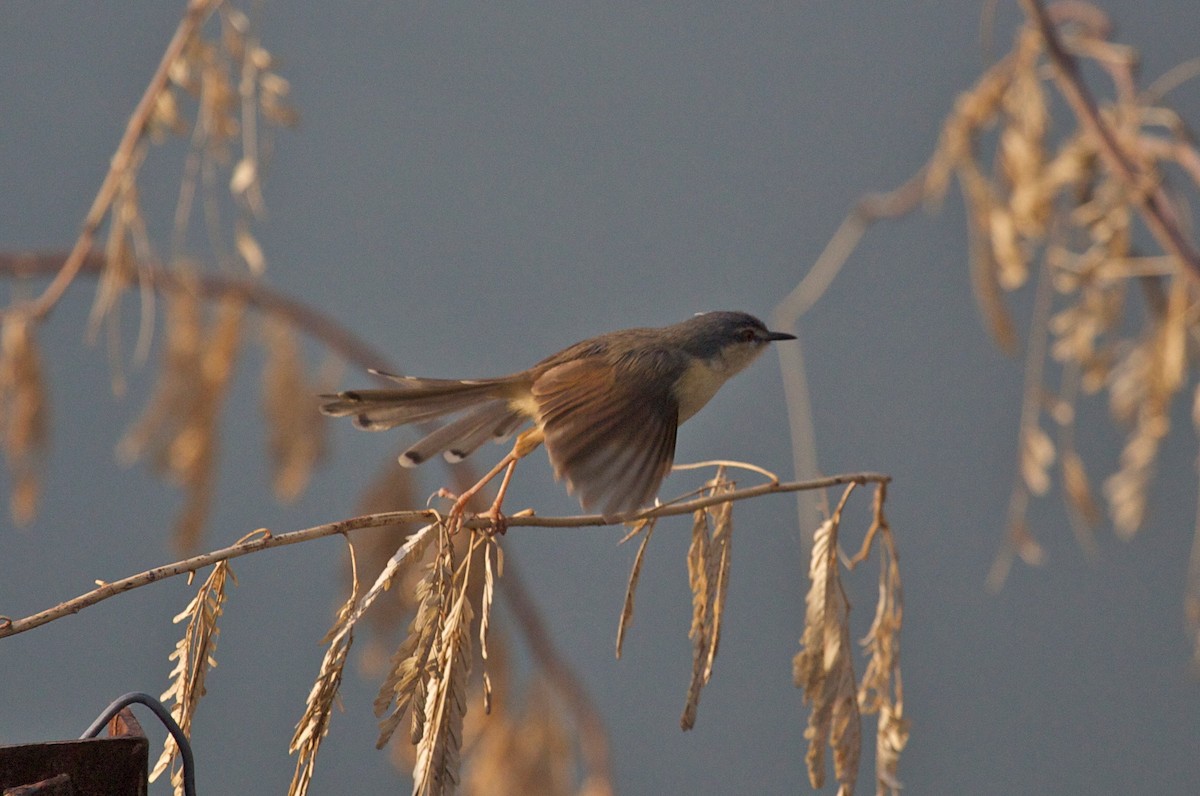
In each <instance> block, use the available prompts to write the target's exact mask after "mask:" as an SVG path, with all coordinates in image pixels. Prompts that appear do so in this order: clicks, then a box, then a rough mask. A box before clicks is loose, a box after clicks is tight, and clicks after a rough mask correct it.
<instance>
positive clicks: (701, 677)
mask: <svg viewBox="0 0 1200 796" xmlns="http://www.w3.org/2000/svg"><path fill="white" fill-rule="evenodd" d="M733 488H734V484H733V482H731V481H727V480H726V479H725V467H724V466H720V467H718V468H717V472H716V475H714V476H713V479H712V480H711V481H709V482H708V484H707V485H706V489H705V491H706V494H708V495H718V494H722V493H725V492H729V491H732V490H733ZM710 528H711V531H710ZM732 539H733V504H732V503H729V502H726V503H718V504H716V505H714V506H708V507H706V508H703V509H697V511H696V512H695V514H694V516H693V520H692V543H691V546H690V547H689V548H688V557H687V564H688V583H689V584H690V585H691V589H692V624H691V628H690V629H689V630H688V637H689V638H690V639H691V640H692V678H691V682H690V683H689V685H688V692H687V701H686V703H685V704H684V708H683V715H682V716H681V717H680V719H679V726H680V727H681V728H683V729H684V730H690V729H692V727H694V726H695V724H696V711H697V710H698V709H699V706H700V692H701V690H702V689H703V688H704V686H705V685H707V684H708V681H709V678H711V677H712V667H713V661H714V660H715V659H716V656H717V647H718V646H719V644H720V636H721V613H722V612H723V611H724V609H725V591H726V588H727V586H728V581H729V563H730V553H731V543H732Z"/></svg>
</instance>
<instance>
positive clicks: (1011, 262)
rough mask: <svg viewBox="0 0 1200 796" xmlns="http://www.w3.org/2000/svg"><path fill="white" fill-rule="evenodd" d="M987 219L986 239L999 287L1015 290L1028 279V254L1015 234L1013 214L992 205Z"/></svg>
mask: <svg viewBox="0 0 1200 796" xmlns="http://www.w3.org/2000/svg"><path fill="white" fill-rule="evenodd" d="M987 221H988V240H989V241H990V242H991V245H992V255H993V256H994V257H995V259H996V265H997V266H998V271H997V277H998V279H999V281H1000V287H1002V288H1004V289H1005V290H1016V289H1017V288H1019V287H1021V285H1023V284H1025V282H1026V281H1027V280H1028V279H1029V256H1028V254H1027V253H1026V252H1025V249H1024V247H1023V246H1022V245H1021V241H1020V239H1019V238H1018V236H1017V227H1016V224H1015V223H1014V222H1013V216H1012V214H1011V213H1010V212H1009V211H1008V210H1007V209H1005V208H1001V207H993V208H992V210H991V212H990V213H988V215H987Z"/></svg>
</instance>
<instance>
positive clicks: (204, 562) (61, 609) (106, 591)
mask: <svg viewBox="0 0 1200 796" xmlns="http://www.w3.org/2000/svg"><path fill="white" fill-rule="evenodd" d="M890 481H891V476H889V475H884V474H882V473H850V474H846V475H834V476H829V477H826V478H818V479H815V480H812V481H786V482H783V483H778V484H774V483H767V484H759V485H757V486H752V487H747V488H745V489H738V490H735V491H733V492H728V493H725V494H720V495H710V496H707V497H701V498H696V499H695V500H689V501H687V502H685V503H673V504H670V505H666V506H660V507H658V508H654V509H648V510H646V511H642V512H639V513H637V514H635V515H633V516H632V517H624V518H621V517H618V518H615V519H611V520H606V519H605V518H604V517H602V516H601V515H599V514H581V515H578V516H574V517H538V516H534V515H520V516H514V517H509V518H508V519H507V520H506V522H507V524H508V527H510V528H512V527H527V528H593V527H601V526H606V525H619V524H621V523H622V522H629V521H631V520H634V519H643V518H647V517H672V516H677V515H680V514H691V513H692V512H694V511H696V510H697V509H702V508H705V507H706V506H713V505H716V504H717V503H724V502H727V501H734V500H749V499H752V498H757V497H761V496H763V495H770V494H774V493H779V492H799V491H802V490H805V489H824V488H825V487H830V486H836V485H838V484H868V483H876V484H879V483H887V482H890ZM438 519H439V515H438V512H436V511H433V510H432V509H423V510H414V511H385V512H380V513H378V514H364V515H362V516H361V517H351V518H349V519H345V520H338V521H337V522H330V523H326V524H324V525H315V526H313V527H311V528H305V529H303V530H299V531H291V532H290V533H283V534H273V535H267V536H263V537H259V538H255V539H252V540H250V541H248V542H244V543H241V544H235V545H231V546H229V547H224V548H221V549H219V550H214V551H212V552H210V553H204V554H202V555H198V556H192V557H191V558H185V559H183V560H181V561H176V562H174V563H172V564H165V565H163V566H161V567H155V568H154V569H149V570H146V571H145V572H140V573H138V574H136V575H130V576H129V577H126V578H122V579H121V580H117V581H113V582H111V583H106V584H104V585H103V586H100V587H99V588H96V589H93V590H91V591H89V592H87V593H85V594H81V595H80V596H78V597H75V598H74V599H71V600H67V601H66V602H63V603H60V604H58V605H56V606H54V607H53V608H48V609H46V610H45V611H41V612H39V613H36V614H33V615H31V616H27V617H24V618H22V619H11V618H9V617H6V616H0V638H6V637H8V636H15V635H16V634H18V633H24V632H25V631H27V630H32V629H33V628H35V627H40V626H42V625H44V624H46V623H48V622H52V621H54V620H55V619H61V618H62V617H64V616H67V615H69V614H76V613H79V612H80V611H81V610H83V609H84V608H87V607H89V606H92V605H95V604H96V603H99V602H103V601H104V600H107V599H108V598H110V597H115V596H116V595H118V594H123V593H124V592H127V591H130V590H132V589H136V588H139V587H141V586H146V585H148V584H151V583H156V582H158V581H160V580H165V579H167V578H171V577H175V576H176V575H183V574H186V573H188V572H194V571H196V570H198V569H202V568H203V567H207V566H209V565H211V564H215V563H217V562H218V561H226V560H229V559H232V558H238V557H240V556H244V555H249V554H250V553H258V552H261V551H263V550H269V549H271V548H275V547H283V546H285V545H292V544H299V543H300V542H308V541H312V540H313V539H321V538H324V537H326V536H334V535H336V534H347V533H350V532H352V531H357V530H361V529H363V528H377V527H379V526H382V525H395V524H399V523H428V522H436V521H438ZM492 525H493V521H492V520H491V519H488V518H483V517H473V518H470V519H464V520H463V522H462V527H463V528H474V529H485V528H490V527H492ZM512 580H515V578H512V579H510V578H505V581H509V582H511V581H512ZM531 643H532V639H531Z"/></svg>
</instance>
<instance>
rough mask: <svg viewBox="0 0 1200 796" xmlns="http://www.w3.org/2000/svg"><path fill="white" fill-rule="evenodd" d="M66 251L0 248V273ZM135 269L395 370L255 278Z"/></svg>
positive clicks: (36, 266) (150, 266)
mask: <svg viewBox="0 0 1200 796" xmlns="http://www.w3.org/2000/svg"><path fill="white" fill-rule="evenodd" d="M68 256H69V255H67V254H63V253H61V252H38V253H19V254H18V253H12V252H0V274H4V275H9V276H16V277H32V276H41V275H44V274H51V273H55V272H61V270H62V269H63V268H64V258H66V257H68ZM104 263H105V260H104V256H103V255H101V254H90V255H88V256H86V257H84V258H83V261H82V263H81V265H80V266H79V273H81V274H86V275H88V276H99V275H100V273H101V271H103V270H104ZM138 271H139V273H140V274H141V275H142V277H143V279H145V280H146V281H148V282H149V284H150V285H151V286H152V287H154V288H155V289H157V290H159V291H160V292H165V291H170V290H195V291H196V292H197V293H199V294H200V295H201V296H202V297H204V298H220V299H240V300H242V301H244V302H245V303H246V304H247V305H248V306H250V307H253V308H254V309H257V310H259V311H261V312H264V313H266V314H268V315H271V316H274V317H277V318H280V319H283V320H285V321H287V322H288V323H289V324H290V325H292V326H294V327H295V328H297V329H299V330H301V331H302V332H304V333H305V334H307V335H308V336H310V337H312V338H313V339H315V340H320V341H321V342H322V343H323V344H324V345H325V346H326V347H327V348H329V349H330V350H331V351H333V352H335V353H336V354H338V355H339V356H341V357H342V358H343V359H345V360H346V361H348V362H351V363H353V364H355V365H358V366H360V367H361V368H362V369H363V370H368V369H370V368H377V369H379V370H386V371H389V372H396V371H398V370H399V368H397V367H396V366H395V365H394V364H393V363H391V362H390V361H389V359H388V356H387V355H386V354H384V353H383V352H381V351H379V350H377V349H375V348H373V347H371V346H370V345H368V344H367V343H366V342H365V341H364V340H362V339H360V338H359V337H358V336H357V335H355V334H354V333H353V332H351V331H350V330H349V329H347V328H346V327H345V326H342V325H341V324H340V323H338V322H337V321H336V320H334V319H333V318H332V317H330V316H328V315H326V314H325V313H323V312H321V311H319V310H317V309H316V308H314V307H310V306H308V305H307V304H303V303H301V302H299V301H296V300H295V299H291V298H288V297H287V296H284V295H283V294H281V293H279V292H278V291H276V290H274V289H272V288H270V287H268V286H267V285H265V284H263V283H262V282H261V281H259V280H256V279H239V278H236V277H229V276H222V275H219V274H206V273H194V274H193V273H188V274H185V275H180V274H178V273H176V272H175V271H173V270H172V269H170V268H167V267H165V266H163V265H161V264H156V263H144V262H139V263H138Z"/></svg>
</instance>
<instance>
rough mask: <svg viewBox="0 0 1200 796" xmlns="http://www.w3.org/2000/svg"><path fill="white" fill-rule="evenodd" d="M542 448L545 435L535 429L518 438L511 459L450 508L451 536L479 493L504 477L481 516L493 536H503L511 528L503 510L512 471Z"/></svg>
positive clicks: (490, 473) (488, 473)
mask: <svg viewBox="0 0 1200 796" xmlns="http://www.w3.org/2000/svg"><path fill="white" fill-rule="evenodd" d="M541 444H542V432H541V430H540V429H537V428H532V429H529V430H528V431H526V432H524V433H523V434H521V435H520V436H519V437H517V441H516V443H515V444H514V445H513V449H512V450H511V451H509V453H508V455H507V456H505V457H504V458H503V459H501V460H500V461H499V462H498V463H497V464H496V466H495V467H493V468H492V469H491V470H488V472H487V473H486V474H485V475H484V476H483V478H480V479H479V480H478V481H476V482H475V484H474V485H472V486H471V487H470V488H469V489H467V491H465V492H463V493H462V494H461V495H459V496H458V497H457V498H456V499H455V501H454V505H453V506H451V507H450V514H449V517H448V519H449V522H450V528H451V533H454V532H456V531H457V530H458V528H460V527H461V526H462V521H463V517H464V516H465V514H466V510H467V506H468V504H469V503H470V502H471V500H472V499H474V497H475V496H476V495H477V494H479V492H480V491H481V490H482V489H483V488H484V487H485V486H487V485H488V484H489V483H491V482H492V480H493V479H495V477H496V476H498V475H500V474H501V473H503V474H504V477H503V478H501V479H500V488H499V489H497V490H496V499H495V500H493V501H492V505H491V506H489V507H488V509H487V511H485V512H483V513H482V514H479V515H477V516H479V517H480V518H482V519H487V520H490V521H491V525H490V526H489V528H488V532H489V533H492V534H501V535H503V534H504V532H505V531H506V530H508V524H507V522H506V521H505V518H504V514H503V513H502V512H501V510H500V509H501V506H503V505H504V495H505V494H506V493H507V492H508V485H509V483H510V482H511V481H512V475H513V471H514V470H515V469H516V467H517V462H519V461H520V460H521V459H522V458H524V457H525V456H527V455H528V454H529V453H530V452H531V451H533V450H534V449H535V448H537V446H538V445H541Z"/></svg>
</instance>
